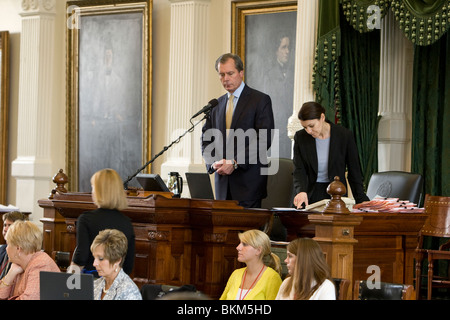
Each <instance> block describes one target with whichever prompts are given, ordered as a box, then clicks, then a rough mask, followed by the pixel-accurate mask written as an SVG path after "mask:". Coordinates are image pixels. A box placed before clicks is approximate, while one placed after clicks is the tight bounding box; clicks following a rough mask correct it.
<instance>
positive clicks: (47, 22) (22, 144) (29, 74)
mask: <svg viewBox="0 0 450 320" xmlns="http://www.w3.org/2000/svg"><path fill="white" fill-rule="evenodd" d="M21 3H22V10H23V11H22V12H21V13H20V15H21V16H22V33H21V36H20V74H19V110H18V122H19V125H18V137H17V159H15V160H14V161H13V163H12V173H11V175H12V176H13V177H14V178H16V180H17V185H16V188H17V189H16V206H17V207H19V208H20V210H21V211H30V212H32V214H31V216H30V219H31V220H33V221H34V222H36V223H38V224H39V220H40V218H41V217H42V209H41V208H39V206H38V204H37V201H38V200H39V199H42V198H45V197H47V196H48V194H49V192H50V191H51V189H52V188H53V183H52V182H51V180H52V179H51V178H52V177H53V175H54V174H55V173H56V172H53V171H54V169H53V168H52V161H51V150H50V149H51V148H50V147H51V126H52V124H51V121H50V120H51V115H52V110H53V105H54V99H53V96H54V92H53V88H54V76H55V75H54V68H53V66H54V63H55V61H54V47H55V45H54V38H55V36H54V34H55V15H56V8H55V0H22V2H21ZM59 107H60V108H61V107H62V108H64V106H59Z"/></svg>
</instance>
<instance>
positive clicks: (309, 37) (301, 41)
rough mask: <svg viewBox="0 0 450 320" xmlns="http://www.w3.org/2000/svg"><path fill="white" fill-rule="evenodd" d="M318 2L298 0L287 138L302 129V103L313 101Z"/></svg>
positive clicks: (316, 0)
mask: <svg viewBox="0 0 450 320" xmlns="http://www.w3.org/2000/svg"><path fill="white" fill-rule="evenodd" d="M318 17H319V1H318V0H298V4H297V39H296V48H295V82H294V104H293V106H294V110H293V112H292V116H291V117H290V118H289V122H288V136H289V137H290V138H291V139H293V138H294V135H295V132H297V131H298V130H300V129H302V127H301V125H300V121H299V120H298V117H297V115H298V112H299V111H300V108H301V106H302V104H303V103H304V102H307V101H313V100H314V90H313V85H312V73H313V65H314V56H315V50H316V43H317V23H318Z"/></svg>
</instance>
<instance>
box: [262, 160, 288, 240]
mask: <svg viewBox="0 0 450 320" xmlns="http://www.w3.org/2000/svg"><path fill="white" fill-rule="evenodd" d="M275 161H278V170H276V172H275V174H271V175H269V176H268V179H267V198H265V199H263V201H262V204H261V207H262V208H264V209H272V208H277V207H280V208H290V207H292V203H293V190H294V180H293V177H292V173H293V172H294V162H293V161H292V159H286V158H269V163H270V164H269V166H271V165H274V163H275ZM264 231H265V232H267V234H268V235H269V236H270V238H271V239H272V240H279V241H284V240H286V237H287V232H286V230H285V227H284V226H283V224H282V223H281V221H280V219H279V217H278V215H276V214H275V215H274V216H273V217H272V220H271V221H270V223H269V224H268V226H266V228H265V230H264Z"/></svg>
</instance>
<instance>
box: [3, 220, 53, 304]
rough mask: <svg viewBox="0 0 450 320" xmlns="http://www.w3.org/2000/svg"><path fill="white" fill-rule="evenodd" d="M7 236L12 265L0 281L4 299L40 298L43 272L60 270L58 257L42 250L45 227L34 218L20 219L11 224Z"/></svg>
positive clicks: (7, 249) (7, 248)
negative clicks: (40, 227)
mask: <svg viewBox="0 0 450 320" xmlns="http://www.w3.org/2000/svg"><path fill="white" fill-rule="evenodd" d="M5 240H6V241H7V243H8V246H7V247H6V251H7V252H8V257H9V261H10V262H11V268H10V269H9V271H8V273H7V274H6V276H5V277H4V278H3V279H2V280H1V281H0V299H9V300H39V299H40V285H39V273H40V272H41V271H50V272H59V271H60V270H59V268H58V266H57V265H56V263H55V261H53V259H52V258H51V257H50V256H49V255H48V254H47V253H45V252H43V251H41V247H42V232H41V230H39V228H38V227H37V226H36V225H35V224H34V223H32V222H30V221H22V220H18V221H16V222H14V223H13V224H12V225H11V226H10V227H9V229H8V232H7V233H6V239H5Z"/></svg>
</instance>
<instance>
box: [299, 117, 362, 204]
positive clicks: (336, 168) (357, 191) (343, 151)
mask: <svg viewBox="0 0 450 320" xmlns="http://www.w3.org/2000/svg"><path fill="white" fill-rule="evenodd" d="M328 123H329V124H330V126H331V133H330V154H329V158H328V178H329V180H330V182H332V181H333V180H334V177H335V176H339V179H340V181H341V182H342V183H344V185H345V186H346V187H347V183H346V179H345V170H346V169H347V168H348V177H347V178H348V182H349V183H350V186H351V188H352V193H353V197H354V198H355V201H356V203H360V202H362V201H368V200H369V198H368V197H367V196H366V194H365V193H364V188H363V184H362V174H361V166H360V163H359V155H358V149H357V147H356V143H355V139H354V137H353V134H352V132H351V131H350V130H348V129H346V128H344V127H342V126H339V125H335V124H333V123H330V122H328ZM294 142H295V143H294V166H295V170H294V187H295V191H296V192H297V193H299V192H306V193H307V194H308V198H309V196H310V193H311V191H312V189H313V187H314V184H315V183H316V180H317V171H318V160H317V151H316V141H315V139H314V138H313V137H312V136H311V135H309V134H308V133H307V132H306V131H305V130H304V129H303V130H299V131H297V132H296V133H295V136H294ZM347 188H348V187H347Z"/></svg>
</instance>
